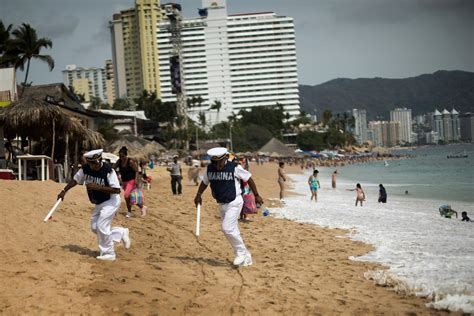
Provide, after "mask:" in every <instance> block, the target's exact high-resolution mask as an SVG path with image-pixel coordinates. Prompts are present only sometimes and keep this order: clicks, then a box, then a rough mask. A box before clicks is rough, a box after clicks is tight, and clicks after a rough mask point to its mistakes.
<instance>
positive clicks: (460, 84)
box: [299, 70, 474, 119]
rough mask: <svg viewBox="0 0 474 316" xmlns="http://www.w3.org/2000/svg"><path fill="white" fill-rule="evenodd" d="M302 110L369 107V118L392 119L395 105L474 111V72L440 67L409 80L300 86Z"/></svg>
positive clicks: (339, 81) (340, 81)
mask: <svg viewBox="0 0 474 316" xmlns="http://www.w3.org/2000/svg"><path fill="white" fill-rule="evenodd" d="M299 88H300V106H301V110H302V111H305V112H307V113H310V114H314V113H315V111H314V110H315V109H317V112H316V113H317V114H318V116H321V115H322V113H323V111H324V110H326V109H329V110H331V111H332V112H333V113H338V112H344V111H347V110H350V109H353V108H359V109H366V110H367V116H368V118H369V119H374V118H376V117H381V118H385V119H388V118H390V110H392V109H394V108H395V107H406V108H409V109H412V114H413V115H418V114H424V113H427V112H433V111H434V109H435V108H437V109H439V110H442V109H444V108H448V109H451V108H453V107H454V108H455V109H456V110H457V111H460V112H467V111H471V112H474V72H466V71H457V70H455V71H445V70H440V71H437V72H435V73H433V74H424V75H421V76H417V77H412V78H405V79H384V78H360V79H344V78H340V79H334V80H331V81H328V82H325V83H322V84H320V85H315V86H308V85H300V87H299Z"/></svg>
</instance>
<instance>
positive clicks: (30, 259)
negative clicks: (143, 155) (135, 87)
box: [0, 163, 447, 315]
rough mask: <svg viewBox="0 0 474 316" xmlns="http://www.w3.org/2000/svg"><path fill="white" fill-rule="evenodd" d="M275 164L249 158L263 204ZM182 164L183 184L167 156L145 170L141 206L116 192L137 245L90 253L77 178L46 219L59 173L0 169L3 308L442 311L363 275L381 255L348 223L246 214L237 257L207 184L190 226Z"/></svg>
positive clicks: (119, 221) (274, 193)
mask: <svg viewBox="0 0 474 316" xmlns="http://www.w3.org/2000/svg"><path fill="white" fill-rule="evenodd" d="M277 168H278V166H277V164H272V163H267V164H265V165H263V166H257V165H255V164H251V167H250V171H251V172H252V173H253V175H254V177H255V180H256V183H257V187H258V189H259V193H260V194H261V195H262V196H263V197H264V198H265V201H266V202H265V204H266V206H267V207H271V206H270V204H271V203H272V202H273V201H274V200H270V199H274V198H276V199H278V192H279V191H278V184H277V181H276V180H277V178H276V170H277ZM285 169H286V172H287V173H289V172H290V170H289V169H290V168H288V169H287V167H285ZM183 173H184V177H185V178H184V181H183V195H182V196H179V197H174V196H173V195H172V194H171V192H170V191H171V190H170V187H169V186H170V185H169V175H168V173H167V172H166V171H165V170H164V168H162V167H159V168H157V169H155V170H152V171H151V172H150V175H151V176H152V177H153V182H152V187H151V190H150V191H145V201H146V205H147V206H148V210H149V215H147V217H145V218H140V217H133V218H132V219H130V220H127V219H125V217H124V214H125V206H124V203H122V206H121V209H120V211H119V214H118V215H117V217H116V219H115V220H114V225H117V226H125V227H128V228H129V229H130V234H131V238H132V248H131V249H130V250H128V251H126V250H125V249H124V248H123V246H122V245H118V246H117V247H116V249H117V261H115V262H98V261H97V260H96V259H95V258H94V255H95V254H96V252H97V243H96V240H95V236H94V235H93V234H92V233H91V232H90V230H89V218H90V210H91V205H90V204H89V203H88V201H87V197H86V193H85V190H84V188H83V187H77V188H75V189H73V190H72V191H70V192H69V193H68V195H67V197H66V200H65V201H64V202H63V203H62V204H61V206H60V209H59V210H58V211H57V213H55V215H54V218H53V220H52V221H50V222H48V223H46V224H44V223H42V218H43V217H44V215H45V213H46V212H47V210H48V209H49V208H50V207H51V205H52V203H54V200H55V196H56V195H57V193H58V192H59V191H60V190H61V189H62V188H63V187H64V184H58V183H55V182H52V181H48V182H39V181H27V182H26V181H25V182H19V181H0V194H2V196H4V197H5V201H4V203H5V204H4V205H7V206H6V207H4V212H3V215H2V216H3V220H2V221H1V222H0V229H1V230H2V232H3V233H4V234H5V236H6V239H5V242H4V247H3V249H1V250H0V253H1V255H2V257H1V258H2V259H1V260H2V262H1V263H2V264H1V267H2V268H0V277H1V278H2V280H4V284H11V285H12V286H9V287H6V286H2V287H0V311H2V313H5V314H19V313H36V314H38V313H56V314H60V313H78V314H81V313H82V314H100V315H102V314H110V312H113V313H121V314H124V313H130V314H155V313H160V314H165V315H167V314H203V313H206V314H239V315H244V314H262V313H263V314H312V313H321V314H328V313H329V314H331V313H332V314H334V313H337V314H341V313H347V312H350V313H359V314H362V313H363V314H367V313H369V314H374V313H378V314H380V313H389V314H401V313H405V314H408V313H420V314H436V315H444V314H447V312H444V311H438V310H434V309H429V308H427V307H425V305H424V304H425V303H427V302H428V301H427V300H425V299H422V298H419V297H412V296H401V295H399V294H397V293H395V292H394V290H393V289H391V288H388V287H380V286H375V285H374V282H372V281H369V280H367V279H366V278H365V277H364V275H363V274H364V273H365V272H366V271H369V270H374V269H376V268H380V267H382V266H381V265H379V264H374V263H370V262H356V261H352V260H349V257H350V256H361V255H364V254H366V253H368V252H369V251H371V250H372V249H373V247H372V246H370V245H368V244H364V243H362V242H357V241H353V240H350V239H348V238H340V237H338V236H341V235H343V234H345V233H346V231H345V230H342V229H327V228H322V227H318V226H316V225H311V224H300V223H296V222H293V221H289V220H281V219H276V218H273V217H263V216H262V215H261V214H256V215H253V216H252V215H251V216H250V220H251V221H250V222H249V223H242V222H239V226H240V229H241V232H242V236H243V238H244V240H245V242H246V244H247V246H248V247H249V249H250V251H251V252H252V255H253V258H254V265H252V266H251V267H248V268H241V269H238V270H237V269H234V268H232V267H231V265H230V261H231V260H232V259H233V254H232V251H231V248H230V246H229V245H228V242H227V240H226V239H225V237H224V236H223V234H222V232H220V219H219V216H218V211H217V206H216V203H215V202H214V201H212V198H211V195H210V192H209V189H208V190H206V192H205V194H204V196H203V199H204V204H203V210H202V211H201V236H200V238H199V240H196V238H195V237H194V225H195V209H194V207H193V204H192V200H193V198H194V194H195V192H196V189H197V188H196V186H194V185H191V184H189V183H188V181H187V176H186V172H185V171H184V172H183ZM134 212H135V214H138V211H137V210H136V209H135V210H134ZM20 214H21V216H20ZM39 289H41V290H39Z"/></svg>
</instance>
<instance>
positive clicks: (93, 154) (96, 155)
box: [84, 149, 104, 161]
mask: <svg viewBox="0 0 474 316" xmlns="http://www.w3.org/2000/svg"><path fill="white" fill-rule="evenodd" d="M103 152H104V150H103V149H95V150H91V151H88V152H86V153H85V154H84V157H85V158H86V160H88V161H95V160H99V159H100V158H102V153H103Z"/></svg>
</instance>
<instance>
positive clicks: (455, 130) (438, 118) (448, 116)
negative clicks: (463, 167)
mask: <svg viewBox="0 0 474 316" xmlns="http://www.w3.org/2000/svg"><path fill="white" fill-rule="evenodd" d="M432 122H433V126H432V128H433V130H434V131H435V132H437V133H438V135H439V140H442V141H444V142H451V141H459V140H460V139H461V126H460V121H459V112H458V111H456V110H455V109H453V110H452V111H451V112H449V111H448V110H446V109H444V110H443V112H439V111H438V110H435V112H434V113H433V119H432Z"/></svg>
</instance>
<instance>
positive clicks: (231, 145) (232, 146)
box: [229, 123, 234, 153]
mask: <svg viewBox="0 0 474 316" xmlns="http://www.w3.org/2000/svg"><path fill="white" fill-rule="evenodd" d="M229 130H230V152H232V153H233V152H234V143H233V141H232V123H229Z"/></svg>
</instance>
